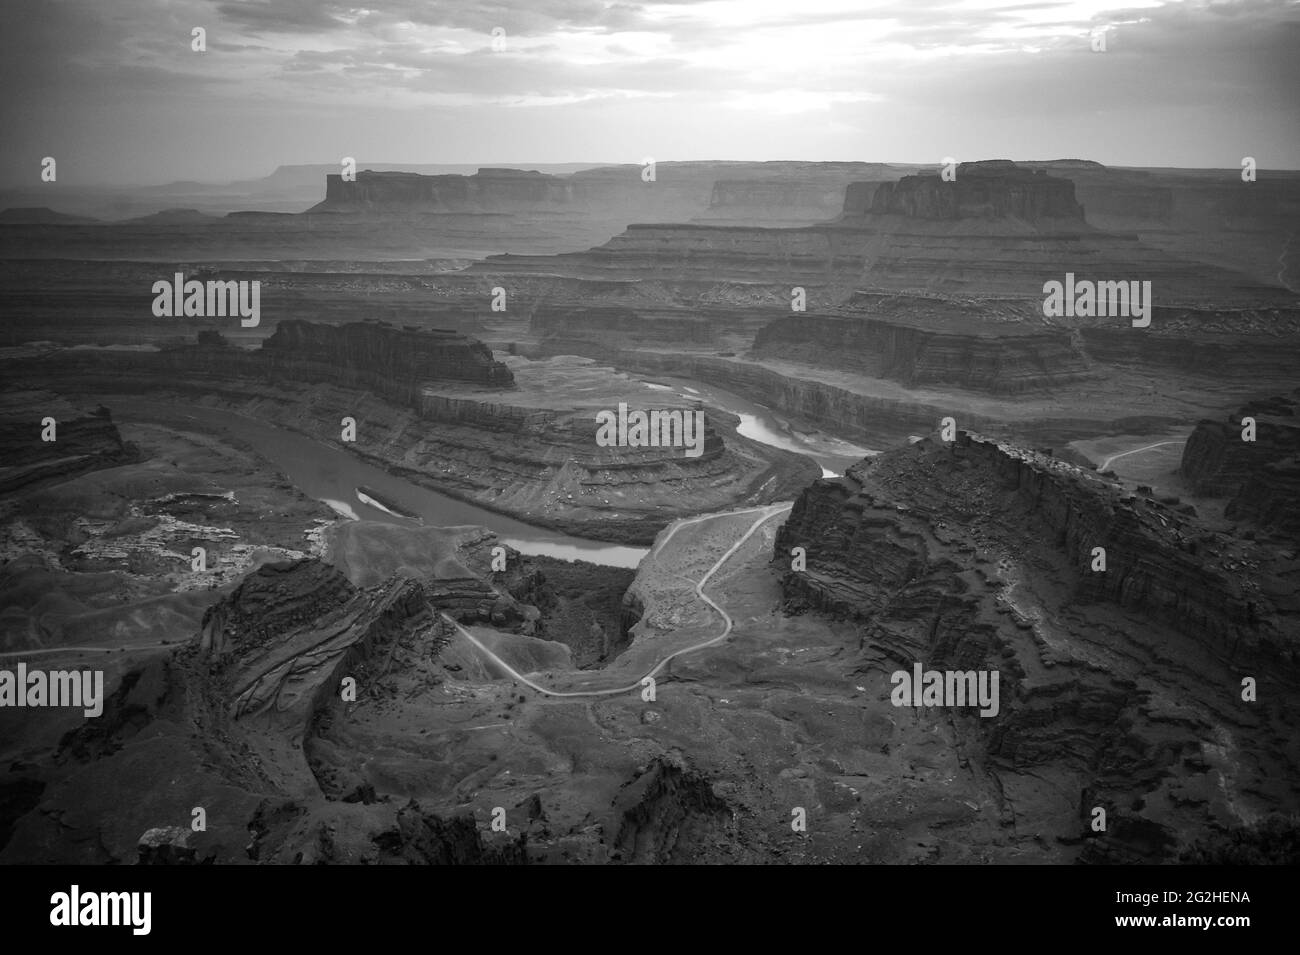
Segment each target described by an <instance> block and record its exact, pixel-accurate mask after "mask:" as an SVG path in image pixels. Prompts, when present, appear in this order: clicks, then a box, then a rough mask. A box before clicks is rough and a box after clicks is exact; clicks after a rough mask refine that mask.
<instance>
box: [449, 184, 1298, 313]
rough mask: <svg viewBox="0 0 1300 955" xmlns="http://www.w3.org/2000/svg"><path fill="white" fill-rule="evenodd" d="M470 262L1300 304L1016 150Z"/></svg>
mask: <svg viewBox="0 0 1300 955" xmlns="http://www.w3.org/2000/svg"><path fill="white" fill-rule="evenodd" d="M868 194H869V195H868ZM470 271H471V272H496V273H502V274H507V275H511V274H514V275H540V274H547V275H568V276H576V277H581V278H586V279H600V280H655V281H662V282H675V283H679V284H688V283H713V284H715V285H716V284H717V283H720V282H747V283H768V284H786V285H788V286H790V287H793V286H802V287H805V288H808V289H817V290H820V291H826V290H829V291H830V292H831V293H833V295H834V296H835V297H837V298H839V299H843V298H847V297H848V295H850V294H851V293H852V292H853V291H854V290H855V289H860V288H874V289H878V290H886V289H888V290H896V291H906V290H917V289H925V290H931V291H938V292H944V293H949V294H959V295H960V294H965V295H974V294H979V295H994V296H999V297H1013V298H1020V299H1023V300H1025V301H1028V302H1035V301H1036V302H1037V303H1038V304H1039V305H1040V306H1041V303H1042V301H1043V284H1044V283H1045V282H1046V281H1049V280H1058V281H1064V279H1065V275H1066V273H1067V272H1068V273H1073V274H1074V275H1075V278H1076V279H1077V280H1080V281H1083V280H1088V281H1149V282H1150V283H1151V286H1152V297H1153V299H1154V300H1155V301H1157V302H1159V303H1160V304H1161V305H1164V306H1169V305H1177V304H1180V303H1193V302H1195V303H1198V304H1201V305H1204V304H1205V303H1206V302H1211V303H1214V304H1216V305H1234V304H1236V305H1244V304H1250V305H1260V304H1264V305H1277V304H1280V303H1283V302H1291V301H1293V296H1292V295H1291V294H1290V293H1288V292H1286V291H1285V290H1284V289H1282V288H1280V287H1279V286H1278V285H1276V284H1265V283H1262V282H1260V281H1258V280H1256V279H1253V278H1251V277H1249V276H1247V275H1244V274H1241V273H1238V272H1234V271H1232V270H1230V269H1226V268H1222V267H1216V266H1213V265H1207V264H1205V263H1203V262H1190V261H1187V260H1184V259H1182V258H1180V257H1179V256H1177V255H1174V254H1171V253H1170V252H1167V251H1164V250H1162V249H1160V248H1156V247H1154V246H1152V245H1148V244H1144V243H1143V242H1142V241H1141V240H1140V239H1139V238H1138V236H1137V235H1134V234H1127V233H1109V232H1103V231H1100V230H1098V229H1095V228H1093V227H1091V226H1090V225H1088V223H1087V222H1086V221H1085V219H1084V209H1083V208H1082V207H1081V206H1080V205H1079V203H1078V202H1077V201H1076V200H1075V198H1074V192H1073V186H1072V184H1071V183H1070V181H1069V180H1068V179H1064V178H1060V177H1058V176H1051V175H1048V174H1047V173H1046V172H1044V171H1042V170H1039V171H1033V170H1029V169H1025V168H1022V167H1019V166H1016V165H1015V164H1013V163H1009V162H1006V161H990V162H986V163H967V164H964V165H963V166H961V167H959V168H958V170H957V178H956V180H955V181H953V182H945V181H943V180H942V179H941V178H940V177H939V176H938V175H934V174H925V175H916V176H905V177H903V178H901V179H899V180H898V181H896V182H885V183H881V184H878V185H877V184H875V182H868V183H864V184H850V185H849V186H848V187H847V188H846V191H845V200H844V206H843V213H842V214H841V215H840V216H839V217H838V218H836V219H835V220H833V221H831V222H827V223H823V224H818V225H811V226H805V227H799V228H756V227H752V226H721V225H702V224H698V223H678V224H666V223H663V222H662V221H660V222H642V223H638V224H633V225H630V226H629V227H628V228H627V229H626V230H624V231H623V232H622V233H620V234H618V235H615V236H614V237H613V238H611V239H610V240H609V241H607V242H605V243H604V244H602V245H599V246H596V247H594V248H591V249H588V250H587V251H585V252H573V253H566V254H562V255H555V256H529V255H502V256H490V257H489V258H488V259H487V260H486V261H484V262H482V263H479V264H477V265H475V266H473V267H471V269H470ZM1087 321H1089V320H1088V319H1081V320H1080V323H1081V324H1082V323H1086V322H1087Z"/></svg>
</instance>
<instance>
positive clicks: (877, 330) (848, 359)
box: [753, 315, 1095, 394]
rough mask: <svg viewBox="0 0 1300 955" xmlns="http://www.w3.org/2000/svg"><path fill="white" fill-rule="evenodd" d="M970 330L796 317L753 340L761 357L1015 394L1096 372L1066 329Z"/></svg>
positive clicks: (918, 383) (920, 383) (909, 381)
mask: <svg viewBox="0 0 1300 955" xmlns="http://www.w3.org/2000/svg"><path fill="white" fill-rule="evenodd" d="M978 322H979V316H978V315H976V316H974V317H973V321H972V323H971V325H972V331H973V333H969V334H962V333H959V332H956V331H948V330H946V329H925V328H917V327H914V326H910V325H902V324H895V323H892V322H884V321H879V320H876V319H872V318H868V317H865V316H863V317H860V318H859V317H849V316H830V315H792V316H790V317H787V318H780V319H777V320H775V321H772V322H769V323H768V324H767V325H765V326H763V328H762V329H761V330H760V331H759V333H758V335H757V336H756V337H755V339H754V350H753V353H754V355H755V356H757V357H773V358H785V359H788V360H791V361H802V362H806V363H808V364H810V365H818V366H823V367H831V368H840V369H843V370H845V371H854V372H861V373H862V374H865V375H870V376H871V377H875V378H888V379H891V380H893V381H898V382H901V383H902V384H904V385H907V386H908V387H916V386H925V385H946V386H950V387H956V388H965V389H970V390H973V391H985V392H989V393H992V394H1017V393H1021V392H1026V391H1039V390H1044V389H1051V388H1056V387H1059V386H1061V385H1062V384H1065V383H1067V382H1071V381H1082V380H1085V379H1088V378H1091V377H1094V376H1095V373H1094V372H1093V371H1092V370H1091V368H1090V365H1089V362H1088V360H1087V358H1086V356H1085V355H1084V354H1083V353H1082V351H1081V350H1080V349H1079V348H1078V347H1077V346H1076V345H1075V343H1074V342H1073V341H1072V339H1071V336H1070V335H1069V333H1068V332H1066V331H1065V330H1057V329H1051V330H1048V329H1043V330H1034V329H1030V328H1025V327H1017V326H1012V327H1009V328H1005V329H1002V330H1001V331H1000V332H999V331H996V330H994V329H986V330H984V331H983V333H982V334H981V333H980V331H979V325H978V324H977V323H978Z"/></svg>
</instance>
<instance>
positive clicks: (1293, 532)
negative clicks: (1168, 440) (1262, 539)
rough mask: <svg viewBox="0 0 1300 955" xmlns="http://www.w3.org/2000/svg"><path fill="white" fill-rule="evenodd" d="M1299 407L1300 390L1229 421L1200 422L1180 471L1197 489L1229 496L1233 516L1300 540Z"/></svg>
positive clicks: (1249, 407) (1258, 404)
mask: <svg viewBox="0 0 1300 955" xmlns="http://www.w3.org/2000/svg"><path fill="white" fill-rule="evenodd" d="M1298 411H1300V389H1297V390H1295V391H1293V392H1291V393H1290V394H1289V395H1278V396H1275V397H1272V398H1265V399H1260V400H1258V401H1252V402H1249V403H1248V404H1246V405H1244V406H1242V407H1241V408H1240V409H1239V410H1238V411H1237V412H1236V413H1235V414H1233V415H1230V416H1229V417H1228V418H1227V420H1225V421H1209V420H1206V421H1201V422H1199V423H1198V424H1197V426H1196V429H1195V430H1194V431H1193V432H1192V434H1191V437H1189V438H1188V439H1187V444H1186V446H1185V447H1184V448H1183V460H1182V464H1181V465H1180V467H1179V472H1180V473H1181V474H1182V475H1183V477H1184V478H1186V479H1187V481H1188V483H1189V484H1190V486H1191V488H1192V490H1193V492H1194V493H1196V494H1201V495H1205V496H1207V497H1226V498H1228V502H1227V506H1226V508H1225V510H1224V514H1225V516H1226V517H1227V518H1229V519H1230V520H1245V521H1250V522H1252V523H1254V524H1256V525H1257V526H1258V527H1260V528H1261V529H1263V530H1265V531H1270V532H1276V533H1280V534H1282V535H1284V536H1286V537H1289V538H1290V539H1292V540H1295V539H1297V538H1300V418H1298V417H1297V412H1298ZM1247 419H1251V420H1250V421H1247ZM1252 425H1253V426H1252Z"/></svg>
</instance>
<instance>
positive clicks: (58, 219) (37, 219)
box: [0, 206, 103, 225]
mask: <svg viewBox="0 0 1300 955" xmlns="http://www.w3.org/2000/svg"><path fill="white" fill-rule="evenodd" d="M102 221H103V220H102V219H92V218H89V217H88V216H70V215H67V214H66V213H63V212H55V211H54V210H53V209H51V208H49V207H48V206H23V207H18V208H13V209H5V210H4V211H3V212H0V225H87V224H89V223H93V222H102Z"/></svg>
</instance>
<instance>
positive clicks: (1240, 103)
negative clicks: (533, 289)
mask: <svg viewBox="0 0 1300 955" xmlns="http://www.w3.org/2000/svg"><path fill="white" fill-rule="evenodd" d="M7 12H8V14H9V16H8V17H7V18H6V29H5V30H4V31H3V33H0V81H3V82H4V84H5V88H6V90H8V91H10V92H9V94H8V95H7V97H6V104H5V107H4V108H5V112H6V116H5V129H6V136H5V137H4V139H3V141H2V142H0V175H2V176H3V179H4V181H6V182H9V181H13V179H14V178H15V177H20V178H21V177H23V176H26V175H27V172H28V171H29V170H30V168H31V164H32V163H33V162H37V163H39V159H40V157H41V156H43V155H50V154H54V153H56V152H57V153H60V154H62V155H64V156H67V157H68V160H67V162H64V161H63V160H61V161H60V171H61V174H65V170H66V175H68V176H70V177H72V178H73V179H74V180H81V181H116V182H157V181H168V180H172V179H179V178H185V179H210V180H213V179H215V180H221V179H231V178H240V177H252V176H259V175H265V174H266V173H268V172H270V171H271V169H273V168H274V167H275V166H277V165H280V164H285V163H295V162H336V161H337V157H338V156H340V155H354V156H357V157H358V158H360V159H362V160H363V161H365V160H368V161H389V162H482V163H501V162H577V161H589V162H635V161H637V160H638V159H639V158H640V157H642V156H646V155H653V156H655V157H657V158H660V159H840V160H849V159H857V160H868V161H894V162H935V161H937V160H938V159H939V158H940V157H943V156H955V157H957V158H959V159H966V158H981V159H982V158H1021V159H1036V158H1058V157H1079V158H1088V159H1096V160H1099V161H1101V162H1107V163H1113V164H1126V165H1172V166H1177V165H1181V166H1219V167H1236V166H1237V165H1238V164H1239V161H1240V157H1241V156H1244V155H1253V156H1256V157H1258V158H1259V160H1260V162H1261V164H1262V165H1264V166H1265V167H1268V166H1275V167H1295V166H1300V99H1298V97H1297V94H1296V90H1297V89H1300V3H1297V2H1296V0H1214V2H1208V0H1189V2H1163V0H1126V2H1124V3H1123V4H1122V6H1116V5H1115V4H1113V3H1110V2H1107V0H1004V2H998V0H798V2H796V3H791V2H789V0H705V2H699V3H693V2H690V0H679V2H672V3H646V4H637V3H635V2H629V0H620V2H611V0H491V2H488V3H483V4H474V3H470V2H467V0H395V2H392V3H384V4H379V5H375V6H371V7H354V6H350V5H348V4H347V3H339V2H333V0H215V2H214V0H175V2H164V0H114V2H112V3H104V2H102V0H60V2H57V3H56V2H52V0H11V2H10V3H9V5H8V9H7ZM195 27H203V28H204V29H205V30H206V31H207V50H206V51H204V52H195V51H193V50H192V49H191V31H192V30H193V29H194V28H195ZM494 28H499V29H500V30H504V31H505V48H504V50H501V51H494V50H493V47H492V31H493V29H494ZM1103 32H1104V36H1105V45H1106V49H1105V50H1104V51H1097V50H1094V49H1093V38H1094V37H1096V36H1098V35H1099V34H1101V33H1103ZM33 157H35V158H33Z"/></svg>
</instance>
